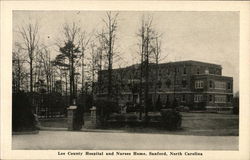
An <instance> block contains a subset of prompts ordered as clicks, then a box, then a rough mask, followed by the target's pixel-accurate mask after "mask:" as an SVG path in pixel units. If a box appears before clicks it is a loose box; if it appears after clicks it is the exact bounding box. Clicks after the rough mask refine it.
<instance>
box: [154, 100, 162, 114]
mask: <svg viewBox="0 0 250 160" xmlns="http://www.w3.org/2000/svg"><path fill="white" fill-rule="evenodd" d="M155 108H156V110H157V111H160V110H161V109H162V103H161V98H160V97H158V99H157V101H156V104H155Z"/></svg>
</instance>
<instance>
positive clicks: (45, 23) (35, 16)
mask: <svg viewBox="0 0 250 160" xmlns="http://www.w3.org/2000/svg"><path fill="white" fill-rule="evenodd" d="M143 14H144V15H146V16H151V17H152V18H153V27H154V28H155V30H156V31H158V32H159V33H161V34H162V49H161V50H162V57H165V56H166V55H167V58H166V59H164V61H163V62H170V61H171V62H173V61H184V60H195V61H203V62H209V63H215V64H220V65H221V66H222V68H223V71H222V74H223V75H224V76H231V77H233V79H234V92H237V91H238V90H239V12H227V11H219V12H217V11H216V12H213V11H209V12H207V11H194V12H191V11H162V12H136V11H120V12H119V16H118V28H117V40H116V42H115V44H116V49H117V52H118V53H119V55H120V56H121V57H122V58H123V60H124V62H125V64H126V65H130V64H134V63H137V62H138V61H137V60H136V59H135V58H134V57H135V55H136V54H137V52H138V48H139V47H138V45H137V44H138V42H139V40H138V37H137V35H136V34H137V33H138V29H139V27H140V21H141V17H142V15H143ZM104 18H105V12H104V11H13V41H18V32H17V31H18V27H21V26H23V25H25V24H28V23H29V22H35V21H37V22H38V24H39V33H40V40H41V42H42V43H44V44H46V45H48V46H51V48H52V57H53V56H56V54H59V53H58V52H57V50H58V48H57V47H56V46H55V41H56V40H58V39H60V38H62V37H61V36H62V32H61V31H62V27H63V25H64V24H65V23H69V24H71V23H72V22H76V23H77V24H78V25H79V26H81V29H82V30H84V31H86V33H89V34H90V33H96V32H99V31H100V30H101V29H102V28H103V25H104V23H103V21H102V19H104ZM48 37H49V38H48Z"/></svg>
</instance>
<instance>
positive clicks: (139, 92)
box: [1, 4, 249, 159]
mask: <svg viewBox="0 0 250 160" xmlns="http://www.w3.org/2000/svg"><path fill="white" fill-rule="evenodd" d="M248 5H249V4H248ZM240 15H241V12H239V11H237V10H235V11H227V10H225V11H216V10H215V11H211V10H209V11H206V10H204V11H192V10H190V11H186V10H176V11H172V10H171V11H167V10H166V11H164V10H156V11H153V10H118V9H117V10H114V9H112V10H109V9H107V10H104V9H100V10H20V9H18V10H12V14H11V16H12V19H11V21H12V37H11V38H12V40H11V41H12V46H11V47H12V49H11V53H4V54H9V55H11V71H12V73H9V74H11V75H10V76H11V99H10V100H11V102H10V103H11V113H10V115H11V117H10V122H11V126H10V129H11V135H10V138H11V141H10V145H11V146H10V149H11V150H13V151H15V150H16V151H18V150H22V151H25V152H26V151H29V150H32V151H34V150H35V151H39V150H42V151H46V150H50V151H54V152H55V155H56V156H59V157H60V156H61V158H63V156H64V155H67V156H73V157H72V158H73V159H74V158H81V159H85V158H88V156H89V157H92V156H106V158H108V156H111V157H112V156H118V158H119V156H128V157H127V158H133V156H145V157H148V158H153V159H155V158H159V157H160V158H161V159H162V158H163V159H164V158H171V157H174V158H178V156H189V158H190V157H192V156H193V157H195V158H197V157H202V156H204V152H203V151H230V152H237V151H239V150H240V144H239V139H240V118H241V114H240V113H242V108H241V107H240V106H241V105H240V101H241V99H240V97H241V96H240V95H241V92H240V85H242V84H240V79H239V78H240V77H241V75H240V46H241V44H240V38H241V37H240V33H241V30H240V24H241V23H240V20H241V19H240ZM241 74H242V72H241ZM247 83H249V81H247ZM1 85H3V84H1ZM244 93H245V92H244ZM243 102H244V100H243ZM245 102H246V101H245ZM244 107H247V106H244ZM2 147H3V146H2ZM68 150H69V151H68ZM145 150H147V152H144V151H145ZM92 158H93V157H92Z"/></svg>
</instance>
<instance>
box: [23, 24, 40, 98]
mask: <svg viewBox="0 0 250 160" xmlns="http://www.w3.org/2000/svg"><path fill="white" fill-rule="evenodd" d="M38 31H39V26H38V24H37V23H35V24H31V23H29V24H28V25H27V26H22V27H21V28H19V33H20V34H21V37H22V42H23V43H24V44H23V48H24V49H25V50H26V51H27V53H28V59H29V60H28V63H29V70H30V72H29V76H30V92H31V93H32V92H33V64H34V59H35V56H36V50H37V48H38V43H39V32H38Z"/></svg>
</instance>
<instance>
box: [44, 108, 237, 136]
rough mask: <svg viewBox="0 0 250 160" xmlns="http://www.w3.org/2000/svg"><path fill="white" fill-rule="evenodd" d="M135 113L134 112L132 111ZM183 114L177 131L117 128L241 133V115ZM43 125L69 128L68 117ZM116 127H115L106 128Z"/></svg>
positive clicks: (133, 130)
mask: <svg viewBox="0 0 250 160" xmlns="http://www.w3.org/2000/svg"><path fill="white" fill-rule="evenodd" d="M132 114H133V113H132ZM181 114H182V128H181V129H180V130H177V131H166V130H164V129H161V128H156V127H142V126H136V127H131V126H125V127H120V128H115V129H119V130H123V131H126V132H131V133H162V134H180V135H198V136H238V135H239V116H238V115H232V114H217V113H191V112H190V113H188V112H181ZM149 115H154V116H157V115H160V114H159V113H150V114H149ZM84 121H85V124H88V123H90V115H89V114H86V115H85V116H84ZM40 123H41V126H43V127H54V128H67V119H66V118H58V119H50V120H41V121H40ZM106 129H114V128H106Z"/></svg>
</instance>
